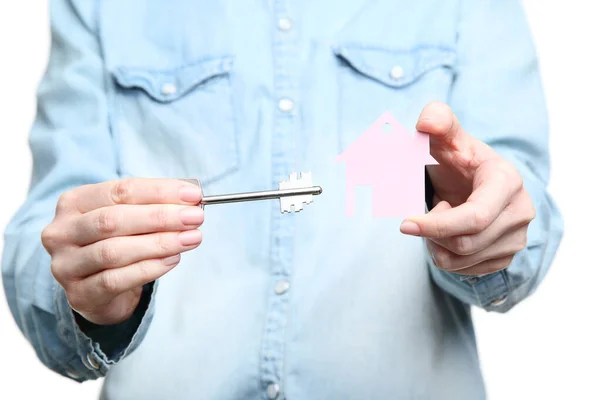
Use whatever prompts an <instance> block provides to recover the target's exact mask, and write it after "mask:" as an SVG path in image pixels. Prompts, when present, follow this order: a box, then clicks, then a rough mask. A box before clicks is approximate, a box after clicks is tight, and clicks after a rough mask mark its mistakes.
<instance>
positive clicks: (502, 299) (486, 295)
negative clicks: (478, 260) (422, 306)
mask: <svg viewBox="0 0 600 400" xmlns="http://www.w3.org/2000/svg"><path fill="white" fill-rule="evenodd" d="M526 257H527V253H526V252H521V253H517V254H516V255H515V258H514V259H513V262H512V263H511V265H510V266H509V267H508V268H506V269H503V270H501V271H497V272H493V273H491V274H486V275H464V274H459V273H456V272H448V271H444V270H441V269H439V268H437V267H436V266H435V264H434V263H433V260H432V259H431V256H430V255H429V253H427V264H428V266H429V270H430V273H431V277H432V279H433V280H434V282H435V283H436V284H437V285H438V286H439V287H440V288H442V289H443V290H445V291H446V292H448V293H449V294H451V295H452V296H454V297H456V298H457V299H459V300H460V301H462V302H463V303H466V304H470V305H474V306H477V307H480V308H482V309H484V310H486V311H493V312H499V313H504V312H507V311H508V310H510V309H511V308H512V307H514V306H515V305H516V304H517V303H519V301H520V300H521V299H522V298H523V297H524V293H526V292H527V290H528V289H527V288H526V287H525V283H526V282H527V279H526V277H525V274H524V272H526V271H527V269H528V268H527V266H528V265H529V264H528V262H527V260H526Z"/></svg>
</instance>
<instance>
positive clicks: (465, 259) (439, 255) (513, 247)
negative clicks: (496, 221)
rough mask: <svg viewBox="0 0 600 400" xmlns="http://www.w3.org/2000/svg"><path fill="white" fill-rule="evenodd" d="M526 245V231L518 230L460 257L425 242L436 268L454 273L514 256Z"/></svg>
mask: <svg viewBox="0 0 600 400" xmlns="http://www.w3.org/2000/svg"><path fill="white" fill-rule="evenodd" d="M526 244H527V229H526V228H519V229H517V230H515V231H512V232H509V233H507V234H505V235H504V236H502V237H500V238H499V239H498V240H497V241H496V242H495V243H494V244H493V245H492V246H489V247H487V248H485V249H484V250H481V251H480V252H477V253H475V254H471V255H467V256H461V255H458V254H455V253H453V252H451V251H449V250H448V249H446V248H444V247H442V246H440V245H438V244H437V243H435V242H433V241H431V240H427V247H428V249H429V252H430V254H431V255H432V257H433V258H434V259H435V263H436V265H437V267H438V268H440V269H443V270H446V271H449V272H456V271H460V270H463V269H466V268H469V267H472V266H474V265H477V264H480V263H482V262H484V261H488V260H494V259H499V258H503V257H507V256H511V255H514V254H516V253H518V252H519V251H521V250H523V249H524V248H525V246H526Z"/></svg>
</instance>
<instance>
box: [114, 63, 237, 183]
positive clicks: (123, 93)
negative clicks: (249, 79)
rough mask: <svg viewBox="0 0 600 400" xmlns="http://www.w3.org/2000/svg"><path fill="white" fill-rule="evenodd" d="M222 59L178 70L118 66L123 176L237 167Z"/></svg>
mask: <svg viewBox="0 0 600 400" xmlns="http://www.w3.org/2000/svg"><path fill="white" fill-rule="evenodd" d="M232 66H233V57H231V56H229V55H222V56H218V57H212V58H208V59H201V60H198V61H197V62H194V63H190V64H185V65H181V66H179V67H176V68H171V69H164V70H155V69H151V68H143V67H138V66H135V67H129V66H117V67H115V68H114V69H113V71H112V78H113V80H114V83H115V86H114V88H115V90H114V94H115V95H114V101H113V104H112V107H111V108H112V122H113V126H114V128H115V130H116V137H117V145H118V149H117V152H118V154H119V155H120V157H119V159H120V166H121V173H122V175H123V176H153V177H172V178H183V177H193V178H199V179H200V180H201V182H202V183H203V185H206V184H210V183H211V182H213V181H215V180H219V179H221V178H223V177H224V176H226V175H228V174H230V173H231V172H232V171H235V170H236V169H237V168H238V163H239V157H238V148H237V146H238V138H237V128H236V124H235V120H234V112H233V98H232V88H231V79H230V74H231V70H232Z"/></svg>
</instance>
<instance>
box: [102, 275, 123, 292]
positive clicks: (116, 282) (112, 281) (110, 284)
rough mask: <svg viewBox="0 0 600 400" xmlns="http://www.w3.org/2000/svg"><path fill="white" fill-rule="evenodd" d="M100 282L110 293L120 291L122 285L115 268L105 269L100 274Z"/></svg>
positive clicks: (103, 288)
mask: <svg viewBox="0 0 600 400" xmlns="http://www.w3.org/2000/svg"><path fill="white" fill-rule="evenodd" d="M98 278H99V282H98V284H99V285H100V288H101V289H102V290H103V291H104V292H106V293H109V294H115V293H118V291H119V287H120V279H119V275H118V274H117V273H116V271H115V270H108V271H104V272H103V273H101V274H100V276H99V277H98Z"/></svg>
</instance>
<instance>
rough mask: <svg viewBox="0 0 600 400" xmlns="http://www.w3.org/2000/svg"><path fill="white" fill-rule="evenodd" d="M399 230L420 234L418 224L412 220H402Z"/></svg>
mask: <svg viewBox="0 0 600 400" xmlns="http://www.w3.org/2000/svg"><path fill="white" fill-rule="evenodd" d="M400 232H402V233H404V234H405V235H413V236H418V235H420V234H421V228H419V225H417V224H415V223H414V222H412V221H404V222H402V224H401V225H400Z"/></svg>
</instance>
